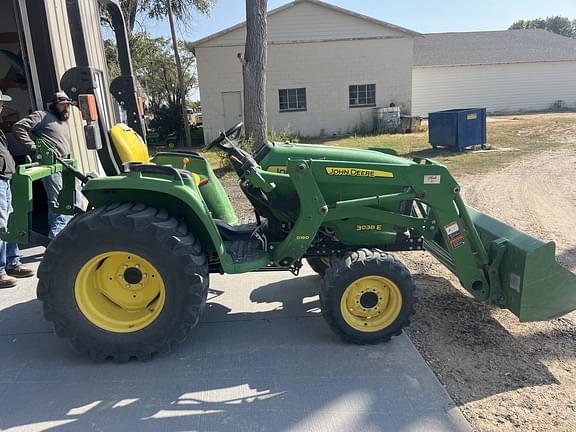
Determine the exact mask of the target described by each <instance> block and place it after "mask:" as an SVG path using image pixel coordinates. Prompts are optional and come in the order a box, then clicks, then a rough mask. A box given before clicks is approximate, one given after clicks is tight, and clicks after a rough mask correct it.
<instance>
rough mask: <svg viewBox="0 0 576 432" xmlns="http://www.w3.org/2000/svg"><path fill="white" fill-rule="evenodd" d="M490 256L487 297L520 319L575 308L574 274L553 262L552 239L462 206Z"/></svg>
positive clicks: (544, 316)
mask: <svg viewBox="0 0 576 432" xmlns="http://www.w3.org/2000/svg"><path fill="white" fill-rule="evenodd" d="M466 209H467V212H468V214H469V216H470V220H471V222H472V224H473V225H474V227H475V228H476V231H477V232H478V234H479V236H480V239H481V241H482V244H483V245H484V248H485V249H486V251H487V252H488V254H489V260H490V266H489V267H490V270H489V276H490V297H491V298H492V299H495V300H496V301H497V302H498V304H499V305H500V306H501V307H503V308H507V309H509V310H510V311H511V312H512V313H514V314H515V315H516V316H517V317H518V318H519V319H520V321H522V322H528V321H543V320H548V319H553V318H558V317H560V316H562V315H565V314H567V313H569V312H571V311H573V310H576V275H574V274H573V273H571V272H570V271H568V270H567V269H565V268H564V267H562V266H561V265H560V264H558V263H557V262H556V257H555V244H554V242H543V241H541V240H538V239H536V238H534V237H532V236H530V235H528V234H526V233H524V232H522V231H520V230H517V229H515V228H513V227H511V226H509V225H506V224H505V223H502V222H500V221H498V220H496V219H494V218H492V217H490V216H488V215H486V214H484V213H481V212H479V211H478V210H476V209H474V208H472V207H469V206H466Z"/></svg>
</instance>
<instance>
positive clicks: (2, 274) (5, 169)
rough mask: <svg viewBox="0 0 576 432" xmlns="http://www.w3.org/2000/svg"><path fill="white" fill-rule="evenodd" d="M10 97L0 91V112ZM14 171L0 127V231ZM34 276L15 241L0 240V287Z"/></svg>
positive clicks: (8, 206) (3, 227) (5, 220)
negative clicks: (22, 260)
mask: <svg viewBox="0 0 576 432" xmlns="http://www.w3.org/2000/svg"><path fill="white" fill-rule="evenodd" d="M11 100H12V98H11V97H10V96H7V95H5V94H2V92H1V91H0V114H1V113H2V110H3V109H4V102H10V101H11ZM15 171H16V163H15V162H14V158H13V157H12V155H11V154H10V152H9V151H8V140H7V139H6V135H4V132H3V131H2V130H1V129H0V232H3V233H4V232H6V229H7V228H8V217H9V216H10V213H11V212H12V193H11V191H10V180H11V179H12V175H13V174H14V172H15ZM31 276H34V270H32V269H30V268H27V267H24V266H23V265H22V264H21V263H20V250H19V249H18V245H17V244H16V243H8V242H5V241H2V240H0V289H2V288H12V287H14V286H16V278H26V277H31Z"/></svg>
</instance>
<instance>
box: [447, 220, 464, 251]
mask: <svg viewBox="0 0 576 432" xmlns="http://www.w3.org/2000/svg"><path fill="white" fill-rule="evenodd" d="M444 229H445V230H446V234H447V235H448V239H449V241H450V244H451V245H452V249H456V248H457V247H460V246H462V245H463V244H464V236H463V235H462V233H461V232H460V227H459V226H458V223H457V222H452V223H450V224H448V225H446V226H444Z"/></svg>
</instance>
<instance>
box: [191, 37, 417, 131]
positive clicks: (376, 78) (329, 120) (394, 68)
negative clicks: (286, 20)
mask: <svg viewBox="0 0 576 432" xmlns="http://www.w3.org/2000/svg"><path fill="white" fill-rule="evenodd" d="M238 52H243V47H206V48H204V47H199V48H197V50H196V55H197V58H198V77H199V82H200V96H201V100H202V111H203V118H204V135H205V139H206V140H207V141H210V140H212V139H214V138H215V137H216V136H217V135H218V131H219V129H221V128H223V127H224V107H223V103H222V93H223V92H231V91H242V67H241V64H240V62H239V61H238V58H237V53H238ZM412 58H413V39H412V38H398V39H383V40H381V39H374V40H358V41H334V42H315V43H295V44H285V45H271V46H269V48H268V68H267V101H266V102H267V105H268V128H269V130H270V131H273V130H275V131H277V132H280V131H282V130H285V129H287V130H289V131H290V132H292V133H297V134H299V135H302V136H317V135H319V134H320V133H321V132H322V133H324V134H331V133H335V134H338V133H346V132H352V131H353V130H354V128H355V127H361V126H362V125H363V124H364V125H372V122H373V108H349V106H348V86H349V85H354V84H376V105H377V106H380V107H382V106H388V105H389V104H390V102H394V103H395V104H396V105H397V106H399V107H402V108H403V109H404V110H406V112H410V109H411V101H410V98H411V93H412V82H411V81H412V74H411V73H410V71H411V70H412ZM299 87H305V88H306V99H307V110H306V111H298V112H279V101H278V90H279V89H286V88H299Z"/></svg>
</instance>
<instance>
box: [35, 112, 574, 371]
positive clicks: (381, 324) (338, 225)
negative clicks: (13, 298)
mask: <svg viewBox="0 0 576 432" xmlns="http://www.w3.org/2000/svg"><path fill="white" fill-rule="evenodd" d="M241 126H242V124H241V123H240V124H238V125H236V126H235V127H234V128H232V129H231V130H229V131H227V132H226V133H221V135H220V137H219V138H218V139H217V140H215V141H214V142H212V143H211V144H210V145H209V148H218V149H219V150H221V151H223V152H225V153H226V154H227V156H228V158H229V160H230V162H231V164H232V166H233V168H234V170H235V171H236V173H237V175H238V177H239V179H240V187H241V189H242V190H243V192H244V194H245V195H246V197H247V198H248V200H249V201H250V202H251V203H252V205H253V207H254V212H255V220H254V221H253V222H250V223H239V222H238V218H237V216H236V214H235V212H234V209H233V207H232V205H231V203H230V200H229V199H228V196H227V195H226V193H225V191H224V189H223V187H222V185H221V183H220V182H219V180H218V179H217V177H216V176H215V175H214V173H213V171H212V169H211V167H210V164H209V163H208V162H207V161H206V159H204V158H203V157H202V155H201V154H198V153H193V152H185V153H180V152H172V153H170V152H168V153H159V154H157V155H156V156H154V157H153V158H152V159H150V160H147V161H146V160H144V161H142V160H139V161H130V154H131V153H130V151H131V152H132V154H133V155H138V154H141V150H142V149H138V146H143V145H144V143H143V142H142V141H137V140H136V141H135V140H132V141H130V137H129V135H130V134H132V135H134V133H133V131H132V132H131V131H130V130H128V129H127V128H125V129H123V130H124V131H125V132H126V134H127V135H126V136H125V137H123V136H122V134H120V135H117V136H116V139H115V145H116V146H117V148H121V147H122V145H123V142H124V144H125V145H124V149H130V151H124V152H123V154H124V155H125V160H124V161H123V162H124V170H123V171H122V172H121V173H118V174H117V175H112V176H106V177H101V178H91V179H87V181H86V182H85V186H84V188H83V193H84V195H85V196H86V197H87V199H88V201H89V208H88V210H87V211H86V213H84V214H81V215H78V216H76V217H75V218H74V219H73V220H72V222H71V223H70V224H69V225H68V226H67V227H66V228H65V229H64V230H63V231H62V232H61V233H60V234H59V235H58V236H57V237H56V239H55V240H53V241H52V242H51V243H50V244H49V245H48V247H47V249H46V252H45V256H44V259H43V261H42V263H41V265H40V268H39V271H38V276H39V279H40V282H39V286H38V298H39V299H40V300H41V301H42V303H43V305H44V313H45V317H46V319H48V320H50V321H52V322H53V323H54V326H55V329H56V332H57V334H58V335H60V336H62V337H66V338H68V339H70V341H71V342H72V344H73V345H74V346H75V347H76V348H77V349H78V350H79V351H80V352H83V353H88V354H89V355H90V356H91V357H92V358H94V359H97V360H103V359H106V358H109V357H111V358H113V359H114V360H115V361H118V362H125V361H128V360H129V359H130V358H133V357H135V358H138V359H148V358H150V357H151V356H152V355H153V354H154V353H157V352H167V351H169V349H170V346H171V345H172V343H174V342H182V341H183V340H184V339H185V337H186V335H187V334H188V332H189V330H190V329H191V328H193V327H194V326H195V325H196V324H197V323H198V321H199V319H200V317H201V314H202V310H203V308H204V305H205V303H206V296H207V292H208V284H209V275H210V273H228V274H234V273H245V272H251V271H264V270H266V271H270V270H278V271H291V272H293V273H295V274H297V273H298V270H299V269H300V267H301V266H302V261H303V260H307V261H308V262H309V263H310V264H311V265H312V267H313V268H314V269H315V270H316V271H318V272H319V273H320V274H321V275H322V276H323V283H320V282H319V284H318V285H319V286H318V288H319V295H320V303H321V309H322V314H323V316H324V318H325V319H326V322H327V323H328V325H329V327H330V328H331V329H332V330H333V331H334V332H335V333H336V334H338V335H339V336H341V337H342V338H343V339H344V340H346V341H349V342H352V343H358V344H372V343H378V342H385V341H388V340H389V339H390V338H391V337H392V336H394V335H398V334H400V332H401V330H402V328H403V327H404V326H406V325H407V324H408V323H409V319H410V316H411V315H412V314H413V313H414V302H415V296H414V281H413V279H412V277H411V275H410V272H409V271H408V270H407V269H406V267H405V266H404V265H403V264H402V263H401V262H399V261H398V260H397V259H395V258H394V257H393V255H392V254H391V252H394V251H417V250H422V249H424V250H427V251H429V252H430V253H431V254H432V255H433V256H435V257H436V258H437V259H438V260H439V261H440V262H442V263H443V264H444V265H445V266H446V267H448V268H449V269H450V270H451V271H452V272H454V274H455V275H457V276H458V278H459V280H460V283H461V284H462V286H463V287H464V288H465V289H466V290H468V292H470V293H471V294H472V295H473V296H474V297H475V298H476V299H477V300H479V301H484V302H490V303H492V304H495V305H497V306H499V307H501V308H506V309H509V310H510V311H512V312H513V313H514V314H515V315H517V316H518V317H519V319H520V320H521V321H535V320H547V319H551V318H555V317H559V316H561V315H563V314H566V313H568V312H570V311H572V310H574V309H575V308H576V283H575V281H576V280H575V278H574V275H573V274H572V273H570V272H569V271H567V270H565V269H564V268H563V267H561V266H560V265H558V264H556V261H555V250H554V244H553V243H545V242H542V241H540V240H537V239H535V238H533V237H531V236H529V235H527V234H524V233H522V232H520V231H517V230H515V229H514V228H512V227H510V226H507V225H505V224H503V223H501V222H499V221H497V220H495V219H492V218H491V217H489V216H487V215H485V214H482V213H480V212H478V211H476V210H474V209H472V208H470V207H468V206H466V205H465V204H464V203H463V201H462V199H461V197H460V189H459V186H458V184H457V182H456V181H455V180H454V178H453V177H452V176H451V175H450V173H449V172H448V170H447V169H446V168H445V167H444V166H443V165H441V164H438V163H436V162H434V161H431V160H426V159H411V160H410V159H404V158H400V157H398V156H396V155H394V154H392V153H393V152H391V151H383V150H359V149H351V148H337V147H330V146H323V145H306V144H300V145H295V144H289V143H274V144H272V143H267V144H266V145H263V146H262V147H261V148H259V149H258V150H257V151H256V152H255V153H254V154H249V153H248V152H246V151H244V150H242V149H241V148H240V147H239V146H238V145H237V138H238V136H239V134H240V131H241ZM134 159H138V157H134ZM140 159H141V158H140Z"/></svg>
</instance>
